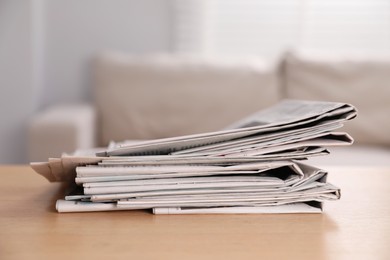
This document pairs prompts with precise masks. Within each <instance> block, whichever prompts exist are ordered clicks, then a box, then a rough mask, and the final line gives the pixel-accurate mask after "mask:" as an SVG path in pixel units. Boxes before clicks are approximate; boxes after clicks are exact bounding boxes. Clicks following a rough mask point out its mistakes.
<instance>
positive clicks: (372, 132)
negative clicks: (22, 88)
mask: <svg viewBox="0 0 390 260" xmlns="http://www.w3.org/2000/svg"><path fill="white" fill-rule="evenodd" d="M93 66H94V67H93V69H92V71H93V75H92V78H93V79H94V80H93V93H92V95H93V103H91V104H82V105H61V106H55V107H50V108H48V109H46V110H44V111H41V112H40V113H38V114H37V115H35V116H34V117H33V118H32V119H31V121H30V124H29V131H28V132H29V137H28V140H29V159H30V160H31V161H41V160H46V159H47V158H48V157H53V156H59V155H60V154H61V153H62V152H72V151H74V150H77V149H88V148H92V147H97V146H107V145H108V144H109V142H110V141H123V140H145V139H155V138H164V137H171V136H177V135H185V134H192V133H199V132H204V131H215V130H220V129H223V128H224V127H226V126H228V125H229V124H231V123H232V122H234V121H237V120H239V119H240V118H242V117H245V116H247V115H249V114H251V113H254V112H256V111H258V110H260V109H263V108H265V107H268V106H270V105H272V104H275V103H277V102H278V101H280V100H282V99H285V98H293V99H308V100H328V101H341V102H348V103H351V104H353V105H355V106H356V107H357V109H358V111H359V116H358V118H357V119H355V120H353V121H351V122H348V123H347V125H346V126H345V128H344V129H343V130H345V131H347V132H348V133H350V134H351V135H352V136H353V137H354V138H355V144H354V145H353V147H346V148H337V149H336V148H332V149H331V155H329V156H326V157H327V158H313V159H311V160H312V163H313V164H319V165H320V166H321V165H323V164H326V165H329V164H336V165H390V160H389V159H390V120H389V115H390V59H385V58H380V57H379V58H373V57H371V58H362V57H331V56H330V55H320V54H313V53H305V52H294V53H293V52H289V53H286V54H284V55H283V56H282V57H281V59H280V61H279V62H278V63H276V64H273V65H270V64H267V63H265V62H264V61H263V60H261V59H259V58H254V59H246V60H237V59H235V60H232V59H231V60H227V59H211V58H209V59H207V60H206V59H202V58H198V57H193V56H178V55H143V56H134V55H129V54H121V53H104V54H100V55H98V57H96V59H95V60H94V62H93Z"/></svg>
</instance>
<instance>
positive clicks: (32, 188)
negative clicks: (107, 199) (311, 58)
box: [0, 166, 390, 259]
mask: <svg viewBox="0 0 390 260" xmlns="http://www.w3.org/2000/svg"><path fill="white" fill-rule="evenodd" d="M329 172H330V176H329V181H330V182H331V183H333V184H335V185H336V186H339V187H340V188H341V191H342V198H341V200H340V201H337V202H329V203H327V204H326V205H325V212H324V214H319V215H315V214H313V215H311V214H295V215H294V214H288V215H275V214H274V215H193V216H191V215H186V216H177V215H172V216H168V215H167V216H161V215H160V216H154V215H152V214H150V213H149V212H147V211H127V212H97V213H63V214H59V213H57V212H56V211H55V209H54V204H55V200H56V199H57V198H60V197H63V196H64V192H65V190H66V186H64V185H61V184H58V183H56V184H52V183H48V182H46V180H45V179H43V177H41V176H39V175H37V174H35V173H34V172H33V171H32V170H30V168H29V167H27V166H1V167H0V178H1V182H0V259H82V258H83V259H130V258H132V259H390V169H387V168H381V169H379V168H359V169H358V168H337V169H331V170H330V171H329Z"/></svg>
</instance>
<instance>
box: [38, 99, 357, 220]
mask: <svg viewBox="0 0 390 260" xmlns="http://www.w3.org/2000/svg"><path fill="white" fill-rule="evenodd" d="M356 115H357V111H356V109H355V108H354V107H353V106H352V105H349V104H344V103H335V102H317V101H300V100H285V101H282V102H281V103H279V104H276V105H275V106H273V107H270V108H268V109H266V110H263V111H260V112H258V113H256V114H254V115H251V116H249V117H248V118H245V119H243V120H241V121H239V122H237V123H235V124H233V125H232V126H230V127H228V128H227V129H225V130H222V131H217V132H208V133H202V134H195V135H187V136H180V137H172V138H164V139H157V140H150V141H138V142H130V141H125V142H122V143H112V144H110V146H109V147H108V148H107V149H103V150H102V149H98V150H92V151H82V152H76V153H74V154H72V155H63V156H62V157H61V158H49V160H48V162H39V163H31V166H32V168H33V169H34V170H35V171H36V172H38V173H39V174H41V175H43V176H44V177H46V178H47V179H48V180H49V181H67V182H73V183H75V184H77V187H78V188H77V189H76V190H75V191H74V192H73V193H71V194H69V195H68V196H66V197H65V198H64V199H61V200H58V201H57V204H56V208H57V210H58V211H59V212H86V211H111V210H135V209H151V210H152V211H153V213H154V214H206V213H215V214H223V213H319V212H322V203H323V202H324V201H328V200H337V199H339V198H340V190H339V189H338V188H337V187H335V186H333V185H332V184H330V183H327V182H326V177H327V172H326V171H324V170H321V169H318V168H315V167H312V166H309V165H307V164H304V163H302V161H303V160H305V159H307V158H309V157H311V156H319V155H326V154H328V153H329V152H328V150H327V147H330V146H340V145H350V144H352V142H353V139H352V138H351V137H350V136H349V135H348V134H347V133H344V132H335V130H336V129H338V128H340V127H342V126H343V124H344V123H345V122H346V121H347V120H350V119H353V118H354V117H356Z"/></svg>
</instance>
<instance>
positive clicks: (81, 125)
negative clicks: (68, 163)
mask: <svg viewBox="0 0 390 260" xmlns="http://www.w3.org/2000/svg"><path fill="white" fill-rule="evenodd" d="M96 118H97V116H96V111H95V109H94V107H92V106H91V105H61V106H55V107H51V108H49V109H47V110H45V111H43V112H41V113H39V114H37V115H36V116H34V117H33V118H32V120H31V121H30V123H29V127H28V142H29V160H30V161H46V160H47V158H49V157H57V156H61V154H62V153H64V152H73V151H75V150H76V149H86V148H92V147H95V146H96Z"/></svg>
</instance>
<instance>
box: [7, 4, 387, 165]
mask: <svg viewBox="0 0 390 260" xmlns="http://www.w3.org/2000/svg"><path fill="white" fill-rule="evenodd" d="M103 53H104V54H105V55H103ZM107 53H121V54H120V55H119V54H115V55H113V54H112V55H111V54H110V55H107ZM302 53H304V54H302ZM162 55H163V56H162ZM134 57H136V58H134ZM143 57H147V58H145V59H146V60H145V59H144V58H143ZM155 57H158V58H155ZM162 57H163V58H162ZM182 57H186V58H182ZM188 57H191V58H188ZM194 57H195V58H194ZM389 57H390V0H328V1H320V0H278V1H271V0H257V1H256V0H182V1H175V0H143V1H137V0H114V1H112V0H82V1H80V0H0V88H1V95H0V106H1V109H0V120H1V121H0V122H1V128H0V163H8V164H13V163H27V162H28V161H29V160H33V159H34V160H35V159H40V160H44V158H43V157H45V156H47V154H50V153H51V154H53V153H54V154H53V155H52V156H58V155H59V154H58V153H59V149H63V150H68V152H70V151H69V150H71V149H73V148H80V147H81V148H89V147H90V146H95V145H106V144H107V140H108V139H114V140H115V139H118V140H119V139H120V138H122V139H131V138H134V139H139V138H142V139H145V138H153V137H156V138H157V137H165V135H164V134H162V133H160V132H158V131H159V130H156V129H157V128H158V127H159V126H161V127H162V128H164V127H165V128H164V129H163V130H164V131H165V132H168V133H171V134H174V133H175V134H185V133H190V132H191V130H189V131H187V132H186V131H183V132H180V131H179V132H174V131H171V132H169V131H170V130H169V128H166V126H164V125H163V124H164V122H168V123H170V124H171V125H172V127H173V128H175V129H177V128H178V127H177V125H175V124H176V123H177V122H178V121H180V120H182V117H180V116H176V115H175V116H174V114H175V113H176V112H177V111H179V110H180V108H181V107H183V108H184V107H185V106H186V105H188V104H186V103H188V102H182V103H180V102H179V103H178V104H176V107H173V108H171V107H167V106H168V105H167V104H165V103H164V102H163V101H164V100H165V101H166V102H167V103H170V104H171V103H174V102H176V101H177V100H180V99H182V97H181V96H180V95H183V97H186V98H188V96H186V95H192V96H194V95H195V96H196V94H194V92H193V91H192V90H188V91H185V89H180V86H178V87H177V89H167V91H162V90H161V89H158V90H156V89H157V88H159V86H158V85H159V84H162V85H163V84H164V83H163V82H164V80H167V82H169V84H173V85H174V84H179V83H180V82H181V84H182V85H185V84H187V83H188V82H190V81H191V80H193V82H194V84H193V85H191V86H188V88H189V89H190V88H192V89H194V88H195V89H197V86H199V85H201V84H204V86H207V89H203V90H202V91H203V92H201V93H200V94H199V93H198V92H197V93H198V94H199V96H198V98H199V99H200V100H202V97H206V96H208V91H211V90H210V89H211V88H213V87H212V86H213V85H215V84H217V83H218V82H219V84H224V83H223V81H221V79H220V78H225V76H226V75H233V74H234V73H238V74H237V77H235V78H234V80H236V81H237V84H236V85H237V86H236V90H235V91H236V92H237V93H240V92H243V91H245V88H244V86H241V84H244V83H243V82H247V81H246V79H247V78H250V77H252V76H253V75H252V74H253V71H255V72H256V71H258V70H259V71H261V73H260V74H261V75H263V76H264V77H268V78H267V79H266V80H264V77H263V76H261V77H260V79H259V82H263V84H265V85H264V86H261V87H260V86H259V88H262V89H264V92H263V91H260V92H259V94H258V97H259V100H258V103H259V106H258V107H256V106H251V107H248V109H247V110H245V109H244V110H243V111H242V113H241V114H234V116H232V118H229V119H231V120H233V119H234V120H235V119H238V118H239V117H241V116H242V115H244V114H246V113H249V112H251V110H256V109H257V108H259V109H260V108H262V107H265V106H268V105H270V104H272V103H275V102H277V101H278V100H280V99H282V98H286V97H293V98H299V97H301V96H302V97H303V98H307V99H313V98H314V99H315V98H316V99H322V98H323V99H327V100H329V99H337V101H348V102H355V103H356V102H357V103H358V104H360V103H359V102H361V107H362V108H361V109H360V110H361V112H362V114H363V118H367V120H368V121H367V122H366V125H365V126H363V125H357V126H356V128H357V130H356V129H355V132H356V133H357V136H359V137H360V136H361V143H364V144H367V143H368V144H370V140H373V142H372V145H379V146H386V145H389V144H390V140H389V137H388V136H389V135H388V133H390V126H389V120H388V115H389V112H390V110H389V103H390V94H389V93H390V92H389V89H390V65H389V64H390V58H389ZM226 58H229V62H226V61H224V62H223V63H222V65H221V62H220V60H222V59H223V60H226ZM96 64H98V65H99V64H100V65H99V66H98V67H99V68H98V72H97V73H96V71H95V69H96V66H97V65H96ZM139 66H141V69H140V67H139ZM290 67H291V69H290ZM167 68H168V69H167ZM148 69H151V70H152V71H148ZM295 69H297V71H295ZM118 71H119V72H120V73H119V72H118ZM134 71H136V72H134ZM175 71H176V72H177V74H178V75H176V74H175ZM210 71H212V72H213V73H212V75H211V74H210V73H211V72H210ZM118 73H119V74H118ZM132 73H133V74H132ZM164 73H165V74H168V75H169V77H168V78H167V76H162V74H164ZM248 73H249V74H248ZM251 73H252V74H251ZM283 73H287V74H283ZM122 74H125V75H126V76H123V75H122ZM165 74H164V75H165ZM199 74H202V75H199ZM271 74H272V75H271ZM282 74H283V75H282ZM102 75H103V76H102ZM131 75H133V76H132V77H131ZM183 75H188V78H184V79H183V78H182V77H183ZM245 75H250V76H248V77H247V76H245ZM305 75H306V76H305ZM313 75H314V76H313ZM153 76H156V78H154V79H155V81H157V83H156V82H155V81H154V83H153V84H152V83H151V82H150V81H151V80H152V81H153ZM143 77H144V78H145V79H143ZM118 78H120V79H123V80H122V81H121V82H118ZM207 79H210V80H209V81H207ZM99 80H100V81H99ZM234 80H230V81H229V82H233V81H234ZM286 81H288V82H287V83H286ZM123 82H125V83H123ZM133 82H134V84H138V85H139V86H137V87H134V88H135V90H132V84H133ZM362 82H363V83H362ZM143 84H144V85H143ZM248 84H249V83H248ZM343 84H345V85H346V86H348V89H342V88H341V86H340V85H343ZM96 85H98V86H99V87H98V89H97V90H96ZM125 85H126V86H127V87H128V88H129V89H128V90H123V88H124V86H125ZM244 85H245V84H244ZM306 85H310V86H314V89H315V90H313V91H314V92H315V93H316V94H313V95H311V94H310V93H311V90H310V89H300V90H293V91H291V89H292V88H294V87H295V88H296V86H306ZM335 85H338V86H335ZM115 86H117V87H115ZM152 87H154V89H153V88H152ZM331 87H333V88H334V87H337V89H336V90H334V89H333V90H330V91H331V94H327V93H325V92H324V90H329V88H331ZM103 88H104V89H106V88H109V89H110V88H112V89H113V90H112V91H117V92H116V93H119V92H120V91H124V92H123V93H126V95H128V97H129V100H130V98H132V99H131V102H133V103H134V104H135V105H134V106H135V107H131V106H128V104H127V105H125V106H124V105H121V106H119V107H118V108H115V103H116V102H115V97H111V96H110V93H109V92H107V91H106V92H104V91H103V92H102V91H101V89H103ZM231 88H233V87H232V86H231ZM271 88H274V89H276V92H277V93H273V92H272V89H271ZM118 91H119V92H118ZM142 91H145V93H141V92H142ZM219 91H223V90H219ZM229 91H231V92H229V93H230V94H229V95H228V96H225V97H222V96H223V95H222V96H221V95H220V94H219V93H220V92H218V93H214V94H213V95H210V96H211V97H212V99H211V97H210V100H209V101H210V102H213V104H215V102H222V101H216V99H218V97H221V98H225V99H230V100H228V102H225V103H226V104H229V102H230V103H236V105H235V106H232V108H231V111H229V109H228V108H226V113H232V114H233V111H236V110H237V109H236V106H237V107H242V106H243V104H245V103H246V102H247V101H246V99H245V98H242V99H239V100H234V99H232V98H234V96H236V95H235V94H234V91H232V90H229ZM338 91H339V92H338ZM107 93H108V94H107ZM164 93H169V96H167V97H165V96H164ZM262 93H264V94H263V95H262ZM246 94H247V95H248V96H251V95H252V93H250V92H247V93H246ZM256 94H257V92H256ZM118 95H120V94H118ZM167 95H168V94H167ZM175 95H177V96H175ZM140 96H141V97H143V98H144V99H142V102H140V104H138V103H137V100H138V101H139V98H138V97H140ZM149 96H150V99H149ZM276 96H277V97H276ZM105 97H107V99H105ZM339 97H340V98H339ZM248 98H249V97H248ZM159 99H164V100H163V101H161V100H159ZM107 100H110V102H111V103H110V102H108V101H107ZM172 100H173V101H172ZM168 101H169V102H168ZM225 101H226V100H225ZM121 102H123V104H125V103H127V102H126V99H125V100H122V101H121ZM159 102H162V103H159ZM204 102H205V103H206V101H204ZM250 102H253V101H252V100H250ZM136 103H137V104H138V105H137V104H136ZM157 103H158V104H159V106H158V107H155V108H153V104H157ZM225 103H223V102H222V103H221V105H224V104H225ZM248 103H249V101H248ZM60 104H61V105H65V104H66V106H65V108H64V107H62V108H61V109H59V110H60V111H59V110H58V109H57V110H56V111H54V112H53V111H52V112H51V114H50V113H49V112H50V111H51V109H52V108H53V107H58V105H60ZM76 104H87V105H86V107H82V108H80V109H81V110H77V109H76V110H69V109H68V108H69V107H72V106H76ZM91 104H92V105H91ZM196 104H198V105H199V103H196V102H195V101H194V102H193V104H192V106H195V107H196ZM218 104H219V103H218ZM226 104H225V105H226ZM136 105H137V106H136ZM90 106H92V110H90ZM106 107H112V111H106V110H105V108H106ZM205 107H207V109H209V110H210V111H214V109H216V111H217V110H218V108H217V106H214V107H213V106H206V105H205ZM94 108H97V109H94ZM161 108H164V109H165V110H164V109H163V111H165V112H164V113H162V112H161ZM233 108H234V109H233ZM358 108H359V106H358ZM121 109H128V113H129V114H128V115H124V114H123V113H122V111H121ZM153 109H154V110H153ZM188 109H189V108H188ZM192 109H193V108H192ZM151 110H153V111H157V112H158V114H157V115H152V114H153V112H150V111H151ZM193 110H194V109H193ZM193 110H191V111H193ZM195 110H196V111H198V112H199V113H200V114H203V115H204V111H201V110H199V109H195ZM45 111H46V112H45ZM47 111H49V112H47ZM64 111H65V112H64ZM66 111H71V112H69V113H70V114H71V116H70V117H79V116H80V115H81V114H83V113H84V114H85V118H84V119H82V118H81V119H79V120H81V121H83V122H82V123H80V122H72V120H73V119H69V114H67V112H66ZM72 111H73V112H72ZM78 111H81V112H78ZM186 111H187V112H186ZM188 111H190V110H186V109H183V111H182V112H181V113H185V115H184V116H183V118H185V117H186V115H187V117H188V115H189V114H188V113H190V112H191V111H190V112H188ZM138 112H139V114H137V115H135V114H136V113H138ZM217 112H219V113H220V111H217ZM253 112H254V111H253ZM45 113H46V114H45ZM142 113H144V114H142ZM186 113H187V114H186ZM199 113H198V114H197V115H198V116H200V115H199ZM58 115H62V116H63V118H62V117H61V116H58ZM194 115H195V114H194ZM153 116H156V117H158V116H160V117H162V118H163V119H164V120H165V119H166V121H164V120H160V121H161V122H160V124H159V125H155V124H154V122H157V121H158V118H157V119H155V120H152V119H153V118H154V117H153ZM112 117H115V118H117V121H116V122H113V121H110V118H112ZM53 118H54V119H53ZM140 118H141V119H140ZM148 118H149V119H150V122H149V121H148ZM191 118H192V119H193V120H194V121H192V124H193V125H198V122H197V121H196V120H197V119H196V115H195V116H193V117H191ZM136 119H138V120H141V121H142V119H145V120H146V121H148V124H146V125H145V124H144V125H142V127H141V128H139V129H128V128H127V127H128V126H126V124H142V122H141V123H140V122H139V121H137V120H136ZM229 119H224V120H225V121H223V122H222V121H221V122H220V124H215V125H213V127H215V128H217V127H221V126H222V125H223V124H225V123H227V122H228V120H229ZM56 120H57V122H56ZM175 120H176V121H175ZM187 120H188V119H187ZM370 120H376V121H370ZM53 121H54V123H53ZM58 121H59V122H58ZM118 121H119V123H118ZM200 121H202V120H200ZM203 121H204V123H205V124H206V123H207V122H205V120H203ZM209 121H210V120H209ZM211 121H213V120H211ZM134 122H135V123H134ZM56 123H57V125H56V126H53V124H56ZM61 123H64V125H65V126H64V127H62V128H61ZM168 123H167V124H168ZM195 123H196V124H195ZM83 124H85V125H83ZM177 124H179V125H180V126H182V123H181V122H179V123H177ZM188 124H191V122H189V123H188ZM188 124H187V125H186V126H185V127H187V129H190V127H189V126H188ZM373 124H377V125H373ZM75 125H76V126H75ZM91 125H92V126H91ZM121 125H125V126H124V127H123V131H122V132H125V134H123V133H120V134H117V133H116V132H118V128H120V126H121ZM56 127H59V128H56ZM66 127H69V129H70V130H69V131H70V132H72V131H73V132H72V133H71V134H69V133H68V132H66V131H65V130H63V129H65V128H66ZM72 127H73V128H72ZM77 127H80V128H82V130H80V129H79V130H77V129H76V128H77ZM87 128H96V129H94V130H93V132H87V133H83V134H84V135H80V134H79V133H75V132H83V131H84V132H85V131H86V129H87ZM58 129H61V130H58ZM102 129H103V130H102ZM142 129H144V131H150V129H152V130H153V131H154V132H153V131H152V132H151V133H150V134H148V135H143V134H142V133H144V132H142V133H141V134H140V133H139V132H137V131H142ZM378 129H379V130H378ZM62 130H63V131H62ZM203 130H210V129H209V128H207V127H206V128H197V129H196V131H203ZM215 130H217V129H215ZM110 131H111V132H112V133H111V132H110ZM131 131H133V132H135V133H136V134H135V135H130V134H129V135H128V136H127V135H126V133H130V132H131ZM196 131H195V132H196ZM378 131H379V132H378ZM114 132H115V133H114ZM137 133H138V134H137ZM110 134H112V135H110ZM153 134H154V135H153ZM79 135H80V136H81V137H80V136H79ZM168 135H169V134H168ZM53 136H54V137H53ZM374 137H375V138H374ZM56 138H57V139H56ZM77 138H83V139H84V140H87V139H88V140H89V139H91V140H89V141H88V142H83V141H80V140H79V139H77ZM60 139H62V141H64V140H65V143H67V144H68V145H69V144H70V146H66V145H67V144H58V143H56V142H57V141H58V140H60ZM76 139H77V140H76ZM56 140H57V141H56ZM67 140H68V141H67ZM69 140H73V141H69ZM72 142H73V143H72ZM61 145H62V146H61ZM51 147H55V149H57V150H53V149H52V150H50V149H51ZM34 155H36V156H35V157H34ZM388 155H389V154H387V155H383V160H387V159H388V158H390V157H389V156H388Z"/></svg>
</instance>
